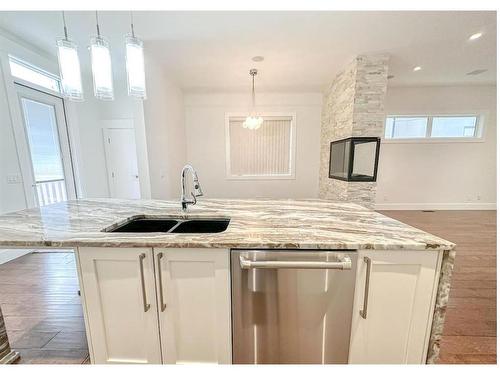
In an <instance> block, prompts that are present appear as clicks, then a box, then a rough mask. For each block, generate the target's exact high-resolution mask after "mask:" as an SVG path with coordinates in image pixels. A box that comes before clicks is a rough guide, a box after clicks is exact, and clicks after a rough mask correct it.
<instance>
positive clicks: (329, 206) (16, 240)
mask: <svg viewBox="0 0 500 375" xmlns="http://www.w3.org/2000/svg"><path fill="white" fill-rule="evenodd" d="M134 215H147V216H149V215H151V216H161V217H171V216H172V217H179V216H180V217H183V218H190V217H229V218H231V221H230V223H229V226H228V228H227V230H226V231H225V232H222V233H211V234H171V233H168V234H166V233H117V232H115V233H112V232H103V229H105V228H107V227H109V226H111V225H113V224H115V223H117V222H123V221H125V220H126V219H127V218H129V217H131V216H134ZM35 246H36V247H41V246H44V247H46V246H49V247H76V246H98V247H194V248H200V247H217V248H292V249H352V250H358V249H375V250H377V249H380V250H402V249H408V250H451V249H453V248H454V247H455V245H454V244H453V243H451V242H448V241H446V240H443V239H441V238H439V237H436V236H434V235H431V234H429V233H426V232H423V231H421V230H419V229H416V228H413V227H411V226H409V225H406V224H403V223H401V222H399V221H397V220H394V219H391V218H389V217H387V216H384V215H382V214H379V213H376V212H374V211H370V210H368V209H366V208H363V207H361V206H358V205H356V204H350V203H336V202H331V201H325V200H317V199H315V200H267V199H256V200H249V199H245V200H237V199H231V200H221V199H201V200H199V202H198V204H197V205H196V206H190V208H189V211H188V213H187V214H184V213H183V212H182V211H181V210H180V203H179V202H178V201H160V200H121V199H108V198H106V199H82V200H74V201H68V202H62V203H57V204H52V205H49V206H45V207H41V208H35V209H28V210H23V211H18V212H13V213H9V214H5V215H1V216H0V247H35Z"/></svg>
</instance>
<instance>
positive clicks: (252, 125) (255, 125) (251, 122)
mask: <svg viewBox="0 0 500 375" xmlns="http://www.w3.org/2000/svg"><path fill="white" fill-rule="evenodd" d="M256 75H257V69H250V76H251V77H252V109H251V110H250V114H249V115H248V116H247V118H246V119H245V121H243V124H242V125H243V127H244V128H245V129H250V130H257V129H259V128H260V127H261V126H262V123H263V122H264V119H263V118H262V117H261V116H259V115H258V114H257V111H256V110H255V76H256Z"/></svg>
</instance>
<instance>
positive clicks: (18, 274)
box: [0, 252, 89, 364]
mask: <svg viewBox="0 0 500 375" xmlns="http://www.w3.org/2000/svg"><path fill="white" fill-rule="evenodd" d="M78 290H79V287H78V278H77V274H76V265H75V258H74V255H73V252H64V253H59V252H58V253H47V252H43V253H32V254H28V255H25V256H23V257H20V258H17V259H15V260H13V261H10V262H7V263H5V264H2V265H0V304H1V305H2V311H3V315H4V319H5V325H6V327H7V334H8V336H9V341H10V344H11V346H12V348H13V349H14V350H16V351H18V352H19V353H20V354H21V359H20V361H19V363H32V364H35V363H46V364H49V363H50V364H54V363H58V364H59V363H61V364H81V363H84V362H85V361H86V360H87V358H88V356H89V353H88V349H87V339H86V337H85V325H84V321H83V311H82V306H81V303H80V297H79V296H78Z"/></svg>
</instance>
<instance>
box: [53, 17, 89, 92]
mask: <svg viewBox="0 0 500 375" xmlns="http://www.w3.org/2000/svg"><path fill="white" fill-rule="evenodd" d="M62 19H63V25H64V38H59V39H57V40H56V45H57V59H58V61H59V73H60V76H61V84H62V92H63V95H64V96H65V97H66V98H68V99H70V100H74V101H82V100H83V88H82V75H81V72H80V60H79V59H78V47H77V45H76V44H75V43H73V42H72V41H71V40H69V39H68V29H67V27H66V17H65V14H64V11H62Z"/></svg>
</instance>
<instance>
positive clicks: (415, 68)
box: [413, 66, 422, 72]
mask: <svg viewBox="0 0 500 375" xmlns="http://www.w3.org/2000/svg"><path fill="white" fill-rule="evenodd" d="M419 70H422V67H421V66H416V67H414V68H413V71H414V72H418V71H419Z"/></svg>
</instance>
